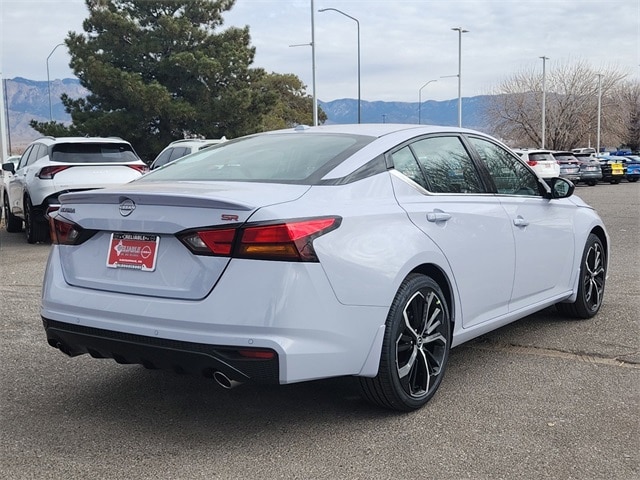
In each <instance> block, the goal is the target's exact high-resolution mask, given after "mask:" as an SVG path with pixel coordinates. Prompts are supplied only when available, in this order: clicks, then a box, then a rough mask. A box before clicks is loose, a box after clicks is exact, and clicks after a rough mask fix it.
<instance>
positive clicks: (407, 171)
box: [391, 147, 427, 189]
mask: <svg viewBox="0 0 640 480" xmlns="http://www.w3.org/2000/svg"><path fill="white" fill-rule="evenodd" d="M391 159H392V160H393V166H394V168H395V169H396V170H397V171H399V172H400V173H402V174H403V175H405V176H406V177H408V178H410V179H411V180H413V181H414V182H416V183H417V184H418V185H420V186H421V187H423V188H425V189H426V188H427V182H426V181H425V178H424V175H422V171H421V170H420V166H419V165H418V161H417V160H416V157H414V156H413V153H412V152H411V149H410V148H409V147H404V148H402V149H400V150H398V151H397V152H395V153H393V154H391Z"/></svg>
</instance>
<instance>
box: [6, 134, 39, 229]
mask: <svg viewBox="0 0 640 480" xmlns="http://www.w3.org/2000/svg"><path fill="white" fill-rule="evenodd" d="M37 147H38V146H37V144H33V145H30V146H29V147H27V149H26V150H25V151H24V153H23V154H22V156H21V157H20V161H19V162H18V165H16V171H15V173H14V174H13V176H12V177H11V179H10V180H9V184H8V185H7V190H8V197H9V208H11V213H13V214H14V215H20V216H22V215H23V214H24V212H23V206H22V198H23V196H24V189H25V183H26V175H27V164H28V163H29V158H30V157H31V156H33V158H34V159H35V156H36V154H37V150H38V148H37Z"/></svg>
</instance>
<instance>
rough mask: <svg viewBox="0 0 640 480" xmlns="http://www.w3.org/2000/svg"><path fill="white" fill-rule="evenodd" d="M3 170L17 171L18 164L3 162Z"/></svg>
mask: <svg viewBox="0 0 640 480" xmlns="http://www.w3.org/2000/svg"><path fill="white" fill-rule="evenodd" d="M2 170H4V171H5V172H11V173H12V174H14V173H16V166H15V165H14V163H13V162H7V163H3V164H2Z"/></svg>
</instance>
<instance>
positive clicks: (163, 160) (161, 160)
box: [152, 148, 173, 168]
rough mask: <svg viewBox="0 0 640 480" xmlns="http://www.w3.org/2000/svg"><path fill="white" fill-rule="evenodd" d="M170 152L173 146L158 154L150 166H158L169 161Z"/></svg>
mask: <svg viewBox="0 0 640 480" xmlns="http://www.w3.org/2000/svg"><path fill="white" fill-rule="evenodd" d="M171 152H173V148H169V149H167V150H165V151H164V152H162V153H161V154H160V155H158V158H156V159H155V161H154V162H153V165H152V168H158V167H161V166H162V165H164V164H165V163H169V159H170V158H171Z"/></svg>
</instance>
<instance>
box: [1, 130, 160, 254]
mask: <svg viewBox="0 0 640 480" xmlns="http://www.w3.org/2000/svg"><path fill="white" fill-rule="evenodd" d="M2 170H4V171H6V172H10V173H11V174H12V175H13V176H12V177H11V179H10V180H9V182H8V185H6V188H5V191H4V195H3V197H4V198H3V205H4V213H5V216H6V218H5V224H6V228H7V231H8V232H19V231H21V230H22V224H23V223H24V226H25V231H26V234H27V242H29V243H37V242H45V241H47V240H48V237H49V226H48V222H47V217H46V213H47V209H49V208H56V206H57V205H58V195H60V194H62V193H66V192H73V191H80V190H90V189H94V188H104V187H107V186H111V185H120V184H123V183H127V182H130V181H131V180H134V179H136V178H138V177H140V176H141V175H142V174H144V173H145V172H146V171H148V167H147V165H146V164H145V163H144V162H143V161H142V160H141V159H140V157H138V155H137V154H136V152H135V151H134V150H133V147H132V146H131V144H130V143H129V142H127V141H125V140H122V139H120V138H101V137H59V138H54V137H42V138H39V139H37V140H35V141H34V142H32V143H31V144H30V145H29V146H28V147H27V149H26V150H25V151H24V153H23V154H22V156H21V157H20V161H19V162H18V164H17V165H15V164H13V163H11V162H7V163H4V164H2Z"/></svg>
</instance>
